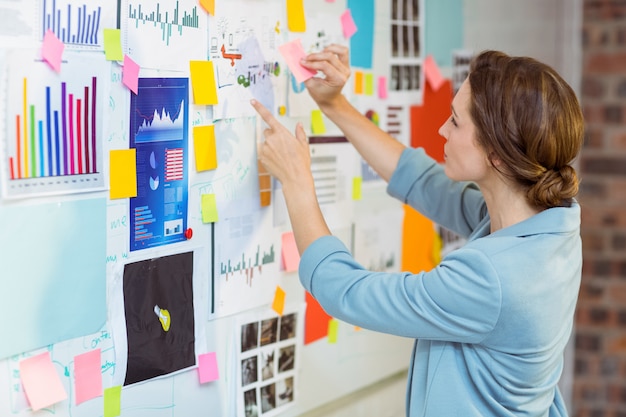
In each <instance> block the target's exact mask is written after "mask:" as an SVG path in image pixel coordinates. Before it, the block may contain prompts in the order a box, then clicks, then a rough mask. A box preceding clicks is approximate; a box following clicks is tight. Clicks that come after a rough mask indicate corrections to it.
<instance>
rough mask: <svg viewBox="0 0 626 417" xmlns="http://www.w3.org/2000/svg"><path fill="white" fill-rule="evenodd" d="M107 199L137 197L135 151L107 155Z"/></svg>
mask: <svg viewBox="0 0 626 417" xmlns="http://www.w3.org/2000/svg"><path fill="white" fill-rule="evenodd" d="M109 173H110V174H109V187H110V190H109V198H111V199H115V198H129V197H137V150H136V149H134V148H133V149H121V150H113V151H110V153H109Z"/></svg>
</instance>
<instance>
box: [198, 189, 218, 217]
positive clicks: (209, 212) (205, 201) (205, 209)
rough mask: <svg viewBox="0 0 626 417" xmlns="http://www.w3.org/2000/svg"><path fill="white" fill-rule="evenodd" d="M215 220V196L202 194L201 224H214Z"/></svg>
mask: <svg viewBox="0 0 626 417" xmlns="http://www.w3.org/2000/svg"><path fill="white" fill-rule="evenodd" d="M217 220H218V217H217V203H216V202H215V194H202V223H215V222H216V221H217Z"/></svg>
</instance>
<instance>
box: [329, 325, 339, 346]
mask: <svg viewBox="0 0 626 417" xmlns="http://www.w3.org/2000/svg"><path fill="white" fill-rule="evenodd" d="M338 333H339V320H337V319H330V320H329V321H328V343H337V334H338Z"/></svg>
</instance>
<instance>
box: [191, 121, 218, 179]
mask: <svg viewBox="0 0 626 417" xmlns="http://www.w3.org/2000/svg"><path fill="white" fill-rule="evenodd" d="M193 149H194V153H195V157H196V171H198V172H200V171H208V170H211V169H215V168H217V148H216V146H215V125H209V126H194V128H193Z"/></svg>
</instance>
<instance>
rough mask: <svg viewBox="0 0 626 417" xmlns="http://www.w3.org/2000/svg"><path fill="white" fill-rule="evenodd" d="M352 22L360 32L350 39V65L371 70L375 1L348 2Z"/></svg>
mask: <svg viewBox="0 0 626 417" xmlns="http://www.w3.org/2000/svg"><path fill="white" fill-rule="evenodd" d="M348 9H350V11H351V13H352V20H354V24H355V25H356V27H357V28H359V30H358V31H357V32H356V33H355V34H354V35H353V36H352V37H351V38H350V65H352V66H355V67H360V68H366V69H371V68H372V62H373V58H372V55H373V50H374V16H375V10H374V0H348Z"/></svg>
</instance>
